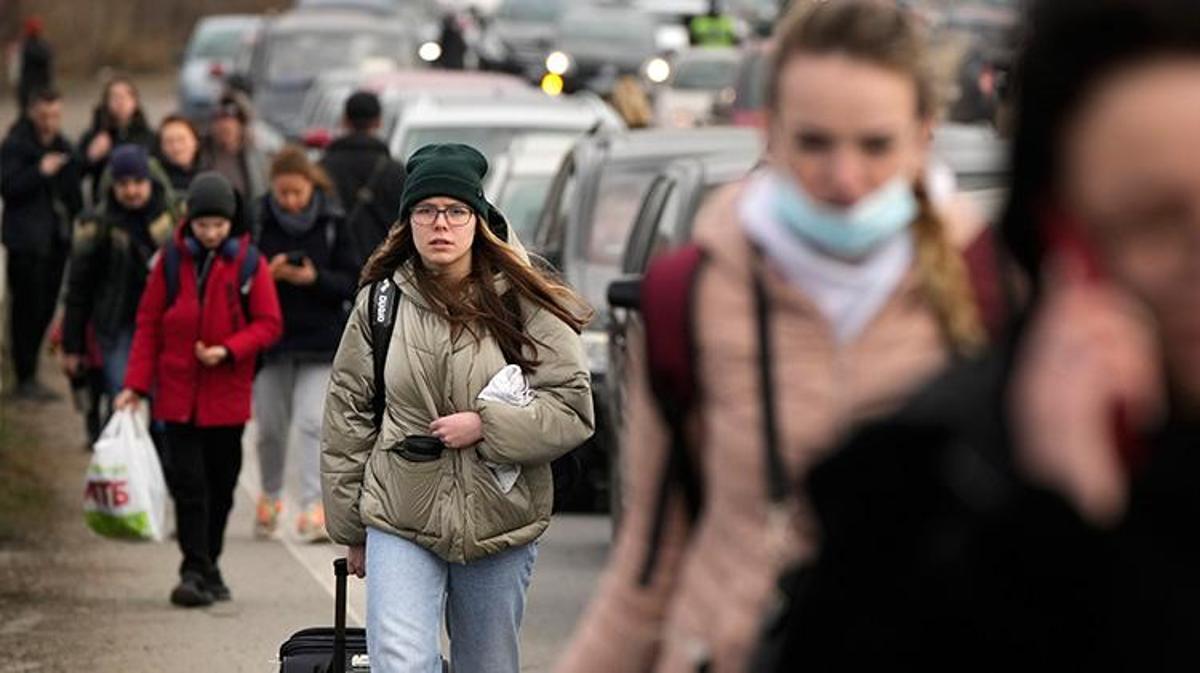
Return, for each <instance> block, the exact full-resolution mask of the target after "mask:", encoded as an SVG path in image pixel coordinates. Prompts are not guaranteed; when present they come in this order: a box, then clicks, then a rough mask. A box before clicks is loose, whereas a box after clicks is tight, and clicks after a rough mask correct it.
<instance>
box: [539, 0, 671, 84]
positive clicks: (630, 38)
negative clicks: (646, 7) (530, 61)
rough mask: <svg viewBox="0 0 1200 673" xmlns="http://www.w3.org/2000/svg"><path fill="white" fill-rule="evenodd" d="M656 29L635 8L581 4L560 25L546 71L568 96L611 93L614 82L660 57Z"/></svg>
mask: <svg viewBox="0 0 1200 673" xmlns="http://www.w3.org/2000/svg"><path fill="white" fill-rule="evenodd" d="M656 26H657V24H656V22H655V21H654V19H653V18H652V17H651V16H650V15H649V14H646V13H645V12H642V11H639V10H637V9H635V8H633V7H627V6H607V5H603V6H602V5H587V4H582V3H581V4H580V5H578V6H574V7H572V8H571V9H570V10H569V11H568V12H566V13H565V14H563V16H562V19H561V20H560V21H559V23H558V29H557V31H556V33H555V37H554V49H553V51H551V52H549V53H547V54H546V55H545V59H546V62H545V68H546V72H548V73H549V74H552V75H557V76H559V77H561V78H562V80H563V90H564V91H565V92H567V93H571V92H575V91H581V90H588V91H592V92H594V93H597V94H600V95H606V94H609V93H611V92H612V89H613V86H614V85H615V84H616V81H617V78H618V77H620V76H622V75H639V76H640V75H642V74H643V73H644V70H645V68H646V66H647V64H649V62H650V61H651V60H653V59H655V58H657V57H658V56H659V49H658V43H657V32H656Z"/></svg>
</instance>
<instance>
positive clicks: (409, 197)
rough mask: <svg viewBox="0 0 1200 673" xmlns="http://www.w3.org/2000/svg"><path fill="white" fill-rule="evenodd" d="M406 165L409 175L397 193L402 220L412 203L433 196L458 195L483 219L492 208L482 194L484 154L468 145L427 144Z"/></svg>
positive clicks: (484, 166)
mask: <svg viewBox="0 0 1200 673" xmlns="http://www.w3.org/2000/svg"><path fill="white" fill-rule="evenodd" d="M406 169H407V173H408V177H407V178H405V180H404V194H403V196H401V197H400V219H401V220H405V219H407V218H408V213H409V211H410V210H412V208H413V206H415V205H417V204H418V203H420V202H421V201H424V200H425V199H428V198H432V197H435V196H445V197H449V198H452V199H458V200H459V201H462V202H463V203H465V204H467V205H468V206H470V207H471V209H472V210H474V211H475V214H476V215H478V216H480V217H483V218H485V219H489V218H488V216H489V214H491V213H492V212H493V211H494V210H495V209H494V208H492V206H491V204H489V203H488V202H487V199H486V198H485V197H484V195H483V177H484V176H485V175H487V172H488V161H487V158H486V157H484V156H483V155H482V154H480V153H479V150H477V149H475V148H474V147H471V146H470V145H462V144H459V143H445V144H438V145H426V146H424V147H422V148H421V149H419V150H417V151H416V152H414V153H413V155H412V157H411V158H409V160H408V165H407V166H406Z"/></svg>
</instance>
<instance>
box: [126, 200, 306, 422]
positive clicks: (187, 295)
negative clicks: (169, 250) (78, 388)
mask: <svg viewBox="0 0 1200 673" xmlns="http://www.w3.org/2000/svg"><path fill="white" fill-rule="evenodd" d="M187 226H188V225H187V224H184V225H182V226H180V227H179V228H178V229H177V230H176V234H175V239H174V240H173V241H171V242H170V243H168V245H174V246H177V247H178V248H179V250H180V255H179V267H178V269H177V271H178V272H179V279H178V280H179V285H178V294H177V295H176V296H175V300H174V301H173V302H172V303H171V305H170V306H167V282H166V277H165V273H164V266H163V261H162V256H161V255H160V256H159V259H158V261H157V262H156V263H155V265H154V269H153V270H152V271H151V272H150V279H149V281H148V283H147V285H146V291H145V293H143V294H142V299H141V302H140V304H139V305H138V312H137V330H136V331H135V332H134V337H133V348H132V349H131V351H130V356H129V368H128V370H127V372H126V374H125V387H127V388H130V389H132V390H136V391H138V392H139V393H141V394H142V395H150V394H151V393H153V395H154V418H155V419H156V420H161V421H168V422H172V423H194V424H195V425H197V426H199V427H214V426H228V425H242V424H244V423H246V421H248V420H250V401H251V398H252V395H253V392H252V391H253V388H254V369H255V356H256V355H258V353H260V352H261V351H264V350H266V349H267V348H268V347H270V346H271V344H273V343H274V342H275V341H276V340H277V339H278V338H279V335H280V334H281V333H282V331H283V319H282V316H281V315H280V312H279V300H278V298H277V297H276V295H275V283H274V282H273V281H272V280H271V272H270V271H269V270H268V269H267V262H266V260H265V259H263V258H261V257H260V258H259V260H258V269H257V271H255V273H254V275H253V277H252V279H251V281H250V292H249V296H248V297H247V298H246V300H245V301H244V302H243V299H242V296H241V288H240V282H239V281H240V279H239V277H238V276H239V272H240V270H241V268H242V262H243V259H244V256H245V254H246V249H247V246H248V245H249V244H250V235H249V234H242V235H241V236H237V237H235V238H234V241H236V242H237V245H233V246H229V247H227V248H225V247H223V248H222V249H220V250H219V251H217V252H212V253H207V254H211V255H212V256H213V257H212V260H211V262H208V264H209V268H208V271H207V273H206V276H205V280H204V282H203V284H199V283H198V277H199V274H198V273H197V262H199V264H200V265H201V266H202V265H203V264H204V259H205V257H203V256H199V255H197V254H194V253H193V252H192V250H193V248H192V247H191V246H188V245H187V244H186V243H185V242H184V241H185V236H186V227H187ZM201 290H202V291H203V292H204V297H203V299H201V297H200V292H201ZM243 304H245V306H243ZM198 341H202V342H203V343H204V344H205V345H207V346H216V345H221V346H225V347H226V348H227V349H229V353H230V358H229V359H228V360H226V361H224V362H222V363H221V364H219V365H217V366H216V367H205V366H203V365H202V364H200V361H199V360H197V359H196V342H198Z"/></svg>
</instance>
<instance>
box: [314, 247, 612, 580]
mask: <svg viewBox="0 0 1200 673" xmlns="http://www.w3.org/2000/svg"><path fill="white" fill-rule="evenodd" d="M411 264H412V262H409V263H408V264H406V265H404V266H401V268H400V269H398V270H397V271H396V273H395V274H394V276H393V280H394V281H395V282H396V283H397V285H398V287H399V290H400V292H401V297H400V299H399V302H398V306H397V316H396V323H395V329H394V331H393V333H392V341H391V344H390V346H389V349H388V359H387V366H386V370H385V376H386V382H385V383H384V385H385V386H386V399H387V410H386V413H385V414H384V418H383V424H382V428H380V429H379V430H378V431H377V430H376V427H375V424H374V417H373V412H372V399H373V397H374V391H375V386H376V385H377V382H376V381H375V380H374V373H373V371H374V370H373V364H372V363H373V360H372V355H371V351H372V343H371V320H372V317H371V316H372V313H373V311H372V309H371V307H370V306H368V297H369V294H370V289H369V288H363V290H361V291H360V292H359V296H358V300H357V302H356V305H355V308H354V312H353V313H352V315H351V317H350V322H349V324H348V325H347V326H346V331H345V334H344V335H343V337H342V343H341V346H340V348H339V349H338V354H337V357H336V359H335V360H334V364H333V374H332V376H331V378H330V385H329V394H328V397H327V398H326V403H325V425H324V433H323V437H322V442H321V450H322V456H321V476H322V482H323V487H324V488H323V490H324V494H325V516H326V525H327V527H328V530H329V534H330V536H331V537H332V538H333V539H334V541H336V542H339V543H342V544H347V545H357V544H362V543H363V541H364V540H365V536H366V527H367V526H371V527H374V528H378V529H380V530H384V531H387V532H389V533H392V534H395V535H398V536H400V537H403V538H406V539H408V540H412V541H413V542H415V543H417V544H419V545H421V546H423V547H425V548H427V549H429V550H430V551H432V552H433V553H435V554H437V555H438V556H439V557H441V558H443V559H445V560H447V561H450V562H455V563H465V562H470V561H474V560H477V559H480V558H484V557H487V556H490V555H492V554H496V553H499V552H501V551H504V550H505V549H509V548H511V547H516V546H520V545H524V544H528V543H530V542H532V541H534V540H536V539H538V537H539V536H541V534H542V533H543V532H545V530H546V528H547V527H548V526H549V525H550V509H551V505H552V502H553V484H552V478H551V474H550V462H551V461H552V460H554V459H555V458H557V457H558V456H561V455H563V454H564V453H566V452H567V451H569V450H571V449H573V448H575V447H576V446H578V445H579V444H581V443H583V442H584V441H585V440H586V439H587V438H588V437H590V436H591V434H592V431H593V429H594V419H593V412H592V395H591V386H590V379H589V373H588V365H587V360H586V359H585V357H584V353H583V347H582V344H581V342H580V338H579V335H578V334H576V333H575V331H574V330H572V329H571V327H569V326H568V325H567V324H566V323H564V322H562V321H561V320H559V319H558V317H556V316H555V315H553V314H552V313H550V312H548V311H545V310H543V309H540V308H537V307H535V306H534V305H532V304H530V303H527V302H524V301H522V315H523V316H524V320H525V330H526V333H527V334H528V335H529V336H530V337H532V338H533V339H534V341H535V342H537V343H539V344H541V345H540V346H539V347H538V352H537V357H538V358H539V359H541V361H542V364H541V366H539V367H538V368H537V371H536V372H533V373H532V374H528V375H527V376H528V380H529V385H530V388H531V389H532V391H533V394H534V401H533V402H532V404H530V405H529V406H525V407H516V406H510V405H506V404H502V403H496V402H483V401H479V400H478V399H477V397H478V395H479V393H480V391H482V390H483V388H484V387H485V386H486V385H487V384H488V382H489V381H490V380H491V379H492V377H493V376H494V375H495V374H496V373H497V372H499V371H500V370H501V369H502V368H504V366H505V364H506V363H505V360H504V356H503V354H502V353H501V351H500V348H499V346H497V344H496V342H495V340H494V339H493V338H492V337H490V336H488V335H486V334H484V335H483V337H482V339H481V340H479V341H476V340H475V339H474V338H473V337H472V336H471V335H470V334H468V333H463V334H461V335H459V336H458V338H457V339H452V338H451V331H450V326H449V325H448V324H447V323H446V322H445V321H444V320H443V319H442V318H440V317H439V316H438V315H437V314H435V313H434V312H433V311H432V310H431V309H430V307H429V305H428V303H427V302H426V300H425V299H424V298H423V297H422V296H421V293H420V291H419V290H417V288H416V285H415V284H414V281H413V278H412V275H411V273H412V272H411ZM498 282H503V281H498ZM461 411H475V412H477V413H479V415H480V417H481V418H482V419H483V441H482V442H480V443H479V444H477V445H475V446H473V447H470V448H466V449H461V450H454V449H447V450H445V451H444V452H443V453H442V455H441V457H440V458H439V459H437V460H435V461H432V462H423V463H417V462H411V461H409V460H408V459H406V458H404V457H403V456H402V455H401V454H399V453H397V452H396V450H395V449H396V448H397V447H398V445H399V444H400V442H401V441H402V440H403V439H404V438H405V437H407V436H410V435H427V434H428V432H429V424H430V423H431V422H433V421H434V420H436V419H437V418H440V417H443V416H447V415H450V414H453V413H457V412H461ZM484 461H488V462H492V463H502V464H503V463H510V464H517V465H520V466H521V468H522V469H521V473H520V476H519V477H518V479H517V481H516V484H515V485H514V486H513V487H512V489H511V490H509V491H508V492H504V491H503V490H502V489H501V488H500V487H499V486H498V482H497V478H496V477H495V476H494V474H493V473H492V471H491V469H490V468H489V467H488V466H487V465H486V464H485V463H484Z"/></svg>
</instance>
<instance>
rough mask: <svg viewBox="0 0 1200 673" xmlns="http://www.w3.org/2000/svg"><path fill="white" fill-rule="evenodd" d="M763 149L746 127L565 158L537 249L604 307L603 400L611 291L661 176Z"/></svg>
mask: <svg viewBox="0 0 1200 673" xmlns="http://www.w3.org/2000/svg"><path fill="white" fill-rule="evenodd" d="M760 150H761V139H760V135H759V134H758V133H757V132H756V131H752V130H747V129H718V128H707V129H690V130H678V129H670V130H664V129H646V130H637V131H629V132H626V133H597V134H594V135H591V136H588V137H586V138H584V139H583V140H581V141H580V142H579V143H577V144H576V145H575V147H574V148H572V150H571V152H570V154H568V155H567V156H566V158H564V159H563V162H562V165H561V166H560V167H559V169H558V173H557V175H556V176H555V178H554V182H553V184H552V185H551V187H550V193H549V194H548V195H547V197H546V202H545V204H544V205H543V206H542V212H541V214H540V215H539V216H538V223H537V231H536V232H535V233H534V236H533V241H532V243H531V248H532V250H533V251H534V252H535V253H538V254H539V255H540V256H542V257H544V258H545V259H546V260H547V261H548V262H549V263H550V264H551V265H552V266H554V267H556V268H557V269H559V271H560V272H561V273H562V276H563V278H564V280H566V282H567V283H568V284H570V285H571V286H572V287H574V288H575V289H576V290H578V291H579V292H580V293H581V294H582V295H583V297H584V299H586V300H587V301H588V303H589V304H591V305H592V306H593V307H595V308H596V310H597V318H596V320H594V321H593V322H592V324H591V325H590V326H589V327H588V328H587V329H586V330H585V331H584V333H583V342H584V348H585V350H586V352H587V357H588V362H589V367H590V369H591V373H592V387H593V396H594V398H595V399H596V400H604V399H607V392H606V385H607V371H608V334H607V332H606V331H605V326H606V325H607V321H608V318H607V303H606V301H605V300H606V296H605V295H606V291H607V289H608V284H609V283H611V282H612V281H613V280H615V279H617V278H618V277H620V275H621V262H622V259H623V257H624V254H625V244H626V241H627V240H628V237H629V232H630V229H631V228H632V226H633V222H634V219H635V218H636V216H637V212H638V208H639V206H640V205H641V202H642V199H643V198H644V196H645V194H646V192H647V190H648V189H649V187H650V184H651V183H652V182H653V180H654V177H655V176H656V175H658V173H659V172H660V171H662V169H663V168H664V167H665V166H666V165H668V164H670V163H671V162H672V161H674V160H676V159H680V158H684V157H689V156H705V155H711V154H727V153H729V152H746V151H749V152H751V153H757V152H758V151H760ZM596 413H597V421H596V427H597V434H596V437H595V439H594V440H593V441H592V443H591V445H590V447H589V450H588V451H585V452H584V455H585V458H586V463H587V466H588V474H589V481H590V483H591V485H592V488H593V493H594V494H595V496H596V498H597V499H598V500H600V501H606V498H607V496H605V495H604V493H605V492H606V490H607V485H606V484H607V476H606V475H607V471H608V465H607V458H606V454H607V451H608V446H609V445H610V444H611V438H610V436H609V433H608V421H607V420H606V418H605V415H606V413H607V405H606V404H605V403H603V402H602V401H601V402H597V404H596Z"/></svg>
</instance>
